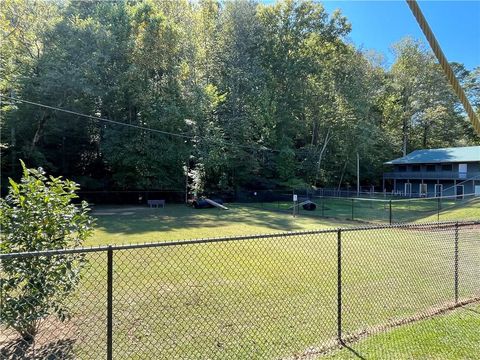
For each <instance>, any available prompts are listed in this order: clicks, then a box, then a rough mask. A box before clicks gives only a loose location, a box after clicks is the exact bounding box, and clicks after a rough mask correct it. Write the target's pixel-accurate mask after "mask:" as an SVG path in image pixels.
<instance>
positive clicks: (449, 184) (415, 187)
mask: <svg viewBox="0 0 480 360" xmlns="http://www.w3.org/2000/svg"><path fill="white" fill-rule="evenodd" d="M407 182H410V183H411V184H412V196H418V195H419V194H420V184H421V183H422V181H421V180H417V179H411V180H409V181H407V180H397V181H396V187H395V188H394V190H395V191H397V192H401V193H403V192H404V191H405V183H407ZM423 183H424V184H427V192H428V196H434V195H435V184H442V185H443V193H442V195H443V196H454V195H456V193H455V182H454V181H453V180H424V181H423ZM457 185H463V193H464V194H473V193H474V192H475V185H476V186H480V179H476V180H467V181H460V180H457Z"/></svg>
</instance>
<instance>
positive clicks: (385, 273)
mask: <svg viewBox="0 0 480 360" xmlns="http://www.w3.org/2000/svg"><path fill="white" fill-rule="evenodd" d="M95 213H96V217H97V231H96V232H95V235H94V237H93V238H92V239H91V240H90V244H91V245H105V244H120V243H139V242H152V241H153V242H155V241H160V242H165V241H169V240H179V239H185V238H198V237H213V236H227V235H246V234H256V233H279V232H283V231H287V230H312V229H319V228H338V227H348V226H349V227H351V226H352V225H359V223H356V222H348V221H336V220H333V219H327V218H321V217H317V216H305V215H303V214H301V216H300V217H297V218H293V217H292V216H291V214H289V213H281V212H273V211H266V210H262V209H259V208H252V207H249V206H235V205H234V206H231V210H228V211H224V210H218V209H201V210H195V209H192V208H187V207H184V206H181V205H168V206H167V207H166V208H165V209H148V208H129V207H97V208H96V209H95ZM475 231H477V230H469V232H468V233H467V234H465V235H462V236H461V237H460V243H461V245H462V246H461V248H460V254H459V257H460V259H461V266H460V279H461V291H460V296H461V298H462V299H464V298H469V297H471V296H472V295H477V294H478V290H479V289H480V279H479V277H478V276H477V275H476V274H477V273H476V272H475V271H476V270H475V269H477V268H478V266H480V250H479V249H478V247H475V243H474V242H473V241H472V239H473V238H474V236H473V235H472V234H477V235H476V236H478V233H477V232H475ZM336 241H337V237H336V233H328V234H317V235H304V236H291V237H270V238H265V239H257V240H249V241H237V242H223V243H210V244H196V245H184V246H176V247H164V248H148V249H139V250H122V251H118V252H116V253H115V255H114V264H115V266H114V274H115V275H114V298H115V306H114V319H115V321H114V328H115V331H114V348H115V351H116V356H117V357H118V358H122V359H144V358H149V357H151V356H152V354H155V356H156V357H157V358H168V359H185V358H188V359H204V358H210V359H224V358H241V359H243V358H244V359H247V358H248V359H263V358H284V357H291V356H296V355H301V354H305V353H308V352H309V349H311V348H317V347H321V346H322V345H323V344H325V343H329V342H330V341H332V340H334V339H335V334H336V312H335V311H336V305H337V302H336V294H337V293H336V291H337V288H336V276H337V267H336V265H337V263H336V259H337V252H336V249H337V248H336ZM453 254H454V243H453V232H452V230H449V231H447V232H441V231H425V230H423V229H422V230H418V231H413V230H399V229H388V230H369V231H364V232H347V233H345V234H344V235H343V258H344V263H343V266H344V272H343V278H344V286H343V292H344V304H343V306H344V311H345V315H344V331H345V332H346V333H347V334H349V333H356V332H358V331H362V329H368V328H370V327H372V326H376V325H378V324H383V323H386V322H389V321H392V320H395V319H401V318H404V317H408V316H412V315H414V314H417V313H419V312H422V311H425V310H426V309H430V308H432V307H435V306H444V305H449V304H451V302H452V300H453V268H452V266H453V265H452V264H453V263H452V259H453ZM87 257H88V259H89V267H88V268H87V269H86V270H85V275H84V278H83V281H82V286H81V289H80V290H79V294H78V297H77V298H76V299H75V301H79V302H80V305H78V304H77V305H76V306H77V308H78V312H77V313H76V314H75V317H74V319H76V320H74V321H75V324H76V325H75V326H76V327H77V331H78V333H79V334H87V335H85V336H84V338H83V340H82V341H78V342H77V344H76V345H75V349H76V351H77V353H78V354H79V355H80V357H82V356H83V357H85V358H88V357H89V356H91V355H90V354H91V351H92V349H96V350H95V351H96V354H99V355H98V356H99V357H100V358H101V357H102V356H104V349H105V346H104V344H105V333H104V319H105V303H104V297H98V294H102V293H104V289H105V277H106V268H105V264H106V255H105V254H104V253H100V254H95V253H94V254H89V255H88V256H87ZM479 295H480V294H479ZM72 303H73V300H72Z"/></svg>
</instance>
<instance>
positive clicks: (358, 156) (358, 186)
mask: <svg viewBox="0 0 480 360" xmlns="http://www.w3.org/2000/svg"><path fill="white" fill-rule="evenodd" d="M359 196H360V155H359V154H358V152H357V197H359Z"/></svg>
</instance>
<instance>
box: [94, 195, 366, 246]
mask: <svg viewBox="0 0 480 360" xmlns="http://www.w3.org/2000/svg"><path fill="white" fill-rule="evenodd" d="M228 206H229V208H230V209H229V210H220V209H217V208H213V209H194V208H192V207H187V206H185V205H180V204H167V206H166V207H165V208H164V209H162V208H160V209H156V208H153V209H150V208H147V207H139V206H137V207H131V206H97V207H95V209H94V211H93V216H94V217H95V218H96V223H97V224H96V231H95V233H94V236H93V237H91V238H90V240H89V241H88V242H87V244H86V245H113V244H124V243H143V242H156V241H168V240H185V239H193V238H205V237H219V236H233V235H252V234H265V233H278V232H285V231H299V230H313V229H323V228H337V227H351V226H354V225H355V226H358V225H359V223H356V222H352V221H348V220H336V219H327V218H319V217H315V216H309V215H308V214H302V215H301V216H299V217H295V218H294V217H293V215H292V214H290V213H286V212H285V213H284V212H274V211H268V210H263V209H259V208H256V207H252V206H242V205H230V204H228Z"/></svg>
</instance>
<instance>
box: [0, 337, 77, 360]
mask: <svg viewBox="0 0 480 360" xmlns="http://www.w3.org/2000/svg"><path fill="white" fill-rule="evenodd" d="M73 343H74V341H73V340H69V339H67V340H59V341H54V342H51V343H48V344H45V345H42V346H40V347H35V344H34V343H29V342H27V341H24V340H18V339H17V340H13V341H10V342H8V343H6V344H3V347H2V348H1V349H0V358H1V359H5V360H7V359H8V360H20V359H22V360H40V359H48V360H73V359H75V356H74V353H73Z"/></svg>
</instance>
